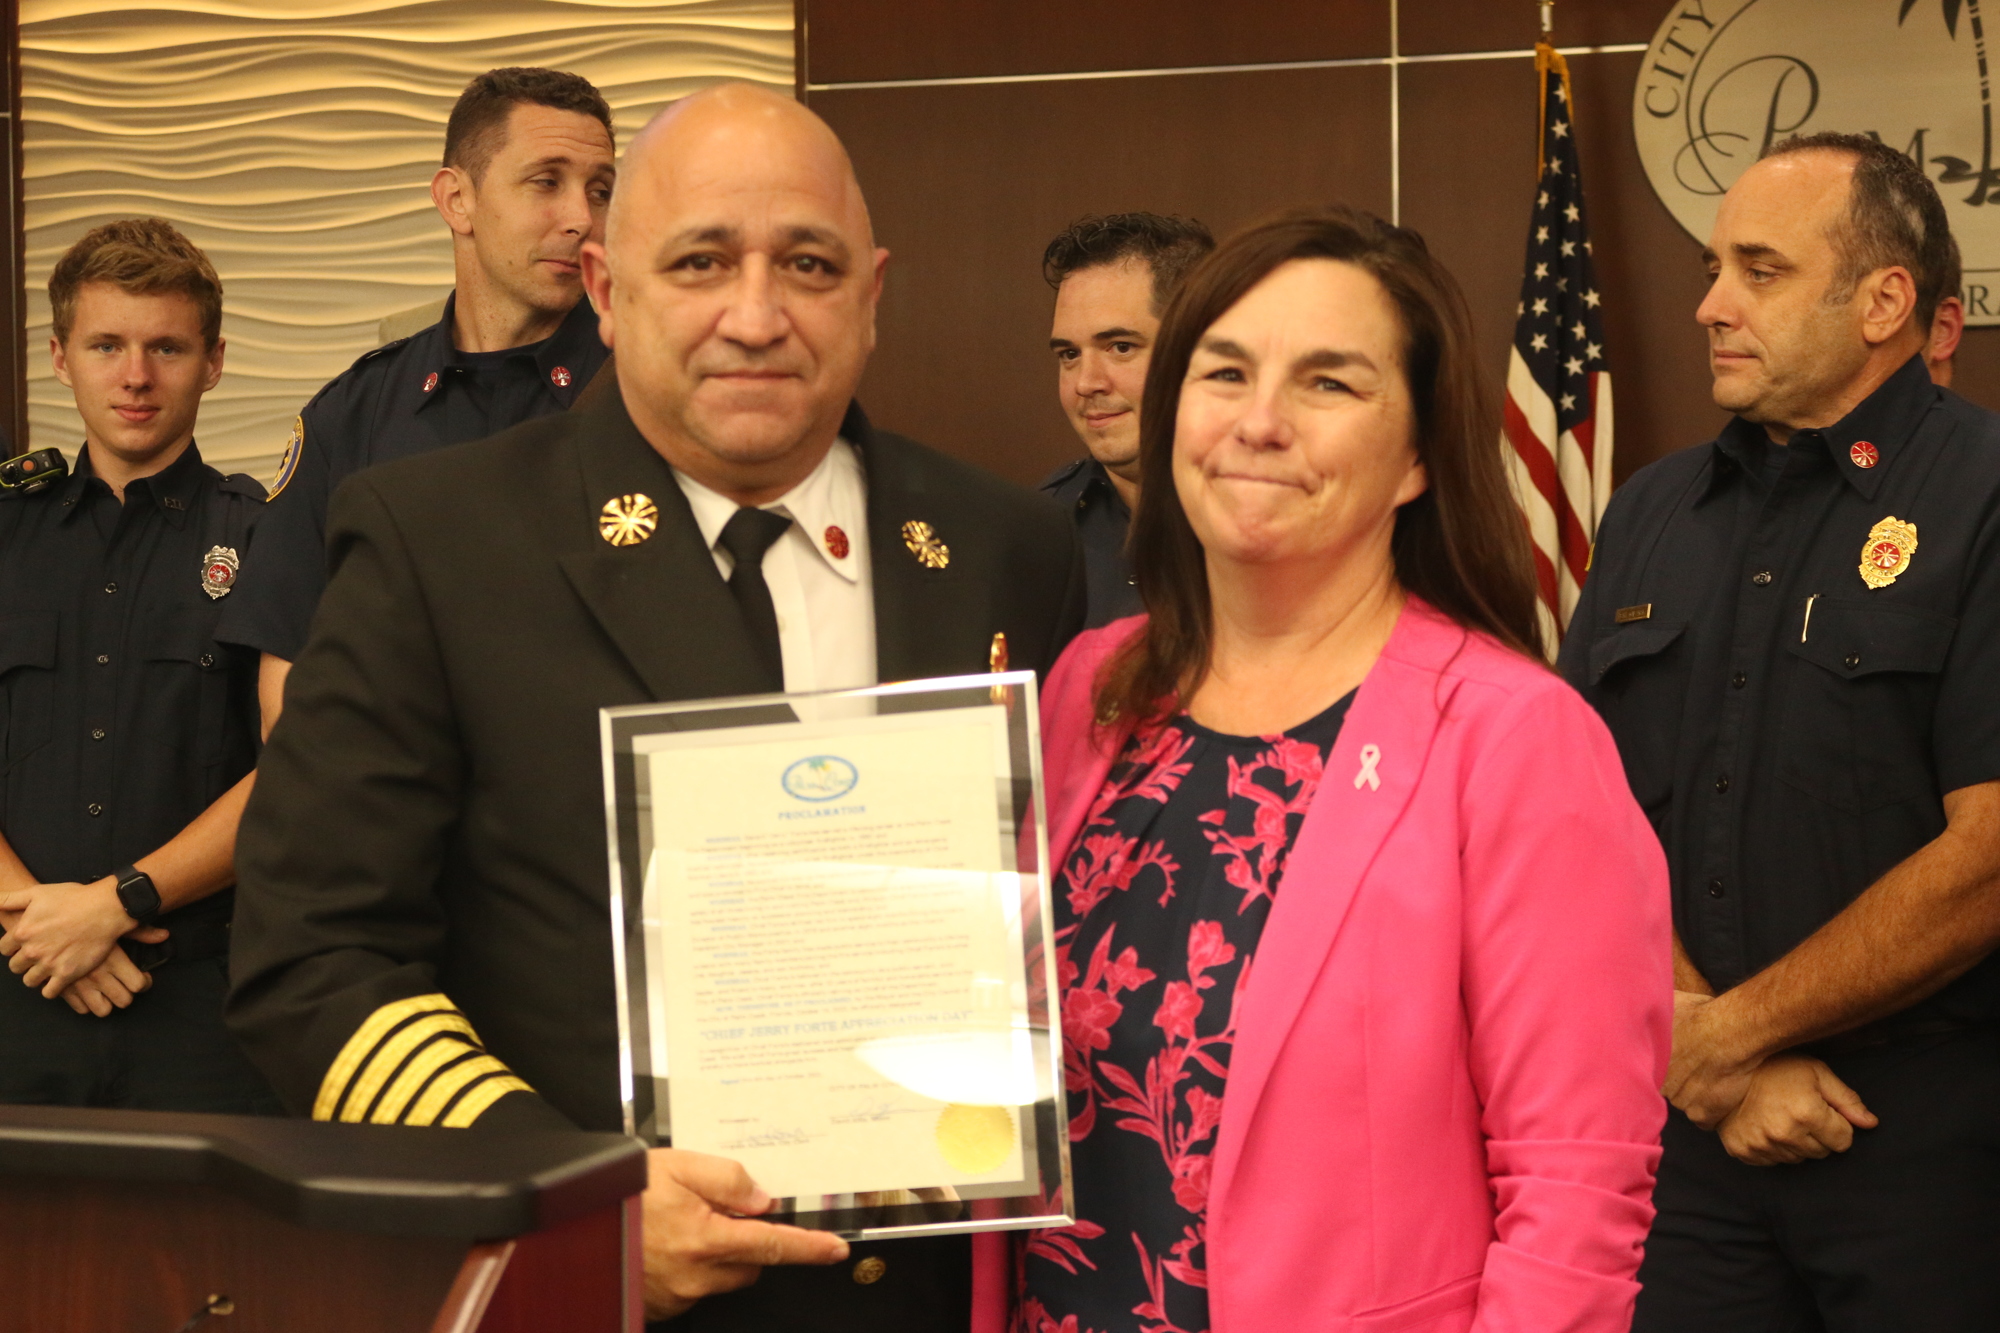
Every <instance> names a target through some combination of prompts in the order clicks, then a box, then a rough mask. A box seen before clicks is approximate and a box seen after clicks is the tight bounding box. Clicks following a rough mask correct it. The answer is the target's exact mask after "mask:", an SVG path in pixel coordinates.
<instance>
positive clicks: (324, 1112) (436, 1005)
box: [312, 994, 458, 1120]
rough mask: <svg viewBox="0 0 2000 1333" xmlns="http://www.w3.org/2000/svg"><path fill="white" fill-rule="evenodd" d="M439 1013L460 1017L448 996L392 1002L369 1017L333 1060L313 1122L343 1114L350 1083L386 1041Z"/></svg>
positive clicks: (317, 1101)
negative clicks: (408, 1024) (414, 1022)
mask: <svg viewBox="0 0 2000 1333" xmlns="http://www.w3.org/2000/svg"><path fill="white" fill-rule="evenodd" d="M438 1012H450V1013H457V1012H458V1006H457V1005H455V1004H453V1003H452V1002H451V997H449V996H447V995H439V994H431V995H412V996H410V997H409V998H408V999H404V1000H392V1001H390V1002H389V1003H388V1004H385V1005H383V1006H382V1007H381V1008H380V1009H377V1010H376V1011H375V1012H374V1013H372V1014H370V1015H368V1017H367V1018H366V1019H365V1020H364V1021H363V1022H362V1024H361V1026H360V1027H358V1028H356V1029H355V1030H354V1035H353V1036H351V1037H349V1038H348V1039H347V1044H346V1045H345V1046H342V1047H341V1048H340V1054H339V1055H336V1056H335V1057H334V1058H333V1064H332V1065H330V1066H328V1068H327V1071H326V1077H325V1078H323V1079H321V1080H320V1084H319V1096H318V1097H316V1098H314V1099H313V1109H312V1118H313V1119H315V1120H332V1119H333V1118H334V1117H335V1116H337V1115H338V1114H339V1113H340V1103H341V1100H342V1094H343V1093H345V1092H346V1091H347V1085H348V1083H349V1081H351V1080H352V1079H353V1077H354V1073H355V1071H356V1070H357V1069H359V1068H361V1063H362V1061H364V1060H366V1059H367V1058H368V1057H369V1055H370V1054H372V1053H373V1052H374V1050H375V1047H376V1046H377V1045H378V1044H379V1043H380V1042H381V1040H382V1039H383V1038H384V1037H386V1036H388V1035H389V1033H390V1032H392V1031H394V1030H395V1029H396V1027H398V1026H399V1025H400V1024H402V1023H404V1022H406V1021H408V1020H409V1019H412V1018H415V1017H416V1016H417V1015H419V1014H427V1013H438Z"/></svg>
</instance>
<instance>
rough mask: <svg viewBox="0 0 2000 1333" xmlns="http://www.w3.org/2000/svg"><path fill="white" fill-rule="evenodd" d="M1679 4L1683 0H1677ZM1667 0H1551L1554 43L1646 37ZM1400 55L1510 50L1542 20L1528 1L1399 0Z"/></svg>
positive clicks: (1526, 42) (1536, 32)
mask: <svg viewBox="0 0 2000 1333" xmlns="http://www.w3.org/2000/svg"><path fill="white" fill-rule="evenodd" d="M1679 2H1680V3H1682V4H1685V3H1686V2H1687V0H1679ZM1671 3H1672V0H1557V4H1556V11H1555V21H1556V32H1555V38H1556V45H1558V46H1616V45H1621V44H1623V43H1625V42H1650V41H1652V40H1653V32H1654V30H1655V29H1656V28H1658V27H1659V26H1660V20H1662V19H1664V18H1665V17H1666V16H1667V10H1668V8H1669V7H1670V4H1671ZM1397 28H1398V33H1397V35H1398V38H1399V39H1400V40H1399V43H1398V44H1399V46H1400V47H1401V49H1402V52H1403V54H1404V55H1406V56H1407V55H1418V54H1423V53H1430V52H1439V51H1511V50H1515V49H1518V48H1520V47H1524V46H1533V45H1534V44H1535V40H1536V38H1537V37H1539V36H1540V35H1541V30H1542V20H1541V14H1540V11H1539V10H1538V9H1537V8H1536V6H1535V4H1534V0H1404V3H1403V5H1402V7H1401V10H1400V13H1399V14H1398V23H1397Z"/></svg>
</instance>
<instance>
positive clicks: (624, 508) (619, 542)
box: [597, 491, 660, 546]
mask: <svg viewBox="0 0 2000 1333" xmlns="http://www.w3.org/2000/svg"><path fill="white" fill-rule="evenodd" d="M659 526H660V511H659V509H658V507H657V506H655V505H654V504H653V501H652V498H651V497H650V496H646V495H641V494H639V493H638V492H636V491H635V492H633V493H632V494H631V495H620V496H618V497H616V498H615V499H610V500H606V501H605V502H604V508H603V509H601V510H599V511H598V515H597V535H598V536H600V537H602V538H604V540H605V541H608V542H610V543H611V544H612V545H613V546H637V545H638V544H639V543H640V542H642V541H645V540H646V538H648V537H650V536H652V535H653V529H654V528H657V527H659Z"/></svg>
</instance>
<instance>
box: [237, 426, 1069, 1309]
mask: <svg viewBox="0 0 2000 1333" xmlns="http://www.w3.org/2000/svg"><path fill="white" fill-rule="evenodd" d="M842 434H843V436H844V438H846V439H847V440H848V441H849V442H850V443H852V444H853V445H854V446H855V448H856V449H857V450H858V452H859V454H860V456H861V458H862V461H863V463H864V465H865V468H866V471H867V485H868V514H869V525H870V531H869V537H870V549H871V551H872V552H873V565H874V568H873V579H874V592H875V619H876V636H877V660H878V663H879V671H880V675H881V677H882V678H883V679H884V680H897V679H914V678H920V677H927V676H940V675H956V674H964V673H970V672H984V671H986V670H988V669H989V665H990V662H989V652H990V649H991V645H992V641H993V636H994V635H995V634H996V633H1004V634H1005V635H1006V636H1007V642H1008V645H1009V650H1010V655H1011V659H1012V665H1013V666H1014V667H1015V668H1017V669H1018V668H1033V669H1042V668H1045V667H1047V666H1048V665H1050V664H1051V663H1053V661H1054V660H1055V657H1056V655H1057V653H1058V652H1059V651H1060V650H1061V649H1062V647H1063V645H1064V644H1065V643H1066V642H1067V641H1068V639H1069V637H1070V636H1071V635H1072V634H1073V633H1074V632H1075V630H1076V628H1077V627H1078V626H1079V625H1080V624H1081V621H1082V616H1083V602H1084V592H1083V582H1082V580H1083V575H1082V568H1081V560H1080V558H1079V557H1078V555H1077V552H1076V547H1075V540H1074V537H1073V536H1072V533H1071V530H1070V526H1069V522H1068V519H1067V517H1066V516H1065V515H1064V514H1063V513H1062V512H1061V511H1060V510H1058V509H1056V508H1055V507H1054V506H1053V505H1051V504H1050V503H1049V502H1048V501H1046V500H1044V499H1041V498H1040V497H1037V496H1035V495H1033V494H1031V493H1029V492H1027V491H1025V490H1021V489H1018V488H1016V487H1013V486H1011V485H1008V484H1006V483H1003V482H1000V481H998V480H996V479H994V478H992V477H989V476H987V475H985V474H983V473H981V472H978V471H976V470H975V469H973V468H970V467H967V466H965V465H963V464H960V463H957V462H954V461H952V460H950V459H948V458H945V457H944V456H942V455H940V454H937V453H935V452H933V451H931V450H929V449H926V448H924V447H923V446H921V445H917V444H914V443H912V442H910V441H908V440H904V439H901V438H899V437H897V436H894V435H890V434H887V433H883V432H877V431H874V430H872V429H871V428H870V427H869V426H868V423H867V421H866V419H865V418H863V417H862V416H861V414H860V412H859V411H858V409H857V410H852V411H850V413H849V415H848V419H847V421H846V422H845V423H844V425H843V429H842ZM632 495H644V496H647V497H649V498H650V499H651V501H652V502H653V504H654V505H655V506H657V508H658V511H659V522H658V527H657V529H656V530H655V531H654V532H653V533H652V535H651V536H650V537H648V538H647V539H646V540H644V541H641V542H638V543H637V544H634V545H626V546H613V545H611V544H609V543H608V542H607V541H606V540H605V539H604V538H603V537H602V536H601V535H600V530H599V519H600V517H601V515H602V512H603V508H604V506H605V504H606V503H607V502H608V501H612V500H616V499H618V498H620V497H624V496H632ZM911 520H920V521H923V522H927V523H929V524H930V525H931V527H932V529H934V530H935V532H936V535H937V537H938V539H939V540H940V541H941V542H943V543H944V544H945V546H946V547H947V548H948V550H949V553H950V554H949V561H948V563H947V564H946V565H945V567H944V568H941V569H937V568H930V567H927V566H926V565H925V564H923V563H921V562H920V561H919V560H918V559H917V558H916V556H915V555H913V554H912V553H911V551H910V550H909V548H908V547H907V546H906V544H905V542H904V539H903V537H902V535H901V529H902V526H903V524H904V523H906V522H909V521H911ZM329 529H330V537H331V548H330V561H331V567H332V570H333V574H332V578H331V581H330V582H329V584H328V588H327V592H326V596H325V598H324V600H323V601H322V603H321V606H320V611H319V615H318V618H317V620H316V621H315V623H314V627H313V633H312V637H311V640H310V641H309V643H308V645H307V647H306V649H305V651H304V653H303V654H302V655H301V657H300V658H299V660H298V662H297V664H296V666H295V668H294V670H293V672H292V674H291V677H290V679H289V681H288V683H287V686H286V700H285V711H284V714H283V717H282V718H281V720H280V722H279V724H278V726H277V728H276V729H275V731H274V732H273V734H272V737H271V741H270V744H269V745H268V746H267V748H266V750H265V756H264V761H263V763H262V765H261V767H260V771H259V775H258V783H257V788H256V792H255V795H254V796H253V798H252V800H251V803H250V807H249V809H248V811H247V812H246V815H245V817H244V821H243V827H242V832H241V834H240V837H239V843H238V877H239V886H240V887H239V898H240V905H239V908H238V915H237V926H236V940H235V948H234V955H233V960H232V972H233V980H234V988H233V991H232V994H231V998H230V1006H229V1019H230V1022H231V1025H232V1027H233V1029H234V1030H235V1031H236V1032H237V1034H238V1035H239V1037H240V1039H241V1040H242V1042H243V1044H244V1046H245V1049H246V1050H247V1051H248V1052H249V1053H250V1055H251V1057H252V1059H254V1060H255V1061H256V1062H257V1064H258V1065H259V1066H260V1067H261V1068H262V1069H263V1070H264V1072H265V1073H266V1075H267V1076H268V1077H269V1078H270V1079H271V1081H272V1084H273V1085H274V1086H275V1087H276V1088H277V1090H278V1091H279V1093H280V1095H281V1096H283V1097H284V1099H285V1100H286V1102H287V1103H288V1104H289V1105H290V1106H291V1107H292V1108H293V1109H294V1110H295V1111H298V1112H301V1113H309V1114H312V1115H314V1116H316V1117H319V1118H338V1119H344V1120H374V1121H382V1122H395V1121H400V1122H403V1123H418V1124H441V1125H460V1124H467V1123H471V1122H472V1121H474V1120H482V1123H495V1122H498V1123H516V1124H525V1123H529V1122H531V1121H536V1120H540V1121H541V1122H543V1123H548V1122H550V1121H554V1120H556V1117H557V1115H558V1114H559V1116H560V1120H561V1121H567V1122H569V1123H573V1124H575V1125H577V1126H581V1127H583V1128H586V1129H592V1130H617V1129H619V1128H620V1127H621V1125H622V1113H621V1108H620V1104H619V1094H618V1081H617V1071H618V1045H617V1024H616V1011H615V1008H614V1005H615V1003H616V1000H615V997H614V994H613V982H612V968H611V922H610V919H609V916H608V898H609V884H608V874H609V872H608V869H607V857H606V850H605V847H606V840H605V825H604V818H605V816H604V805H605V802H604V785H603V765H602V761H601V758H600V755H599V729H598V709H600V708H602V707H605V706H608V705H620V704H636V703H644V702H648V701H655V700H679V699H701V698H710V697H715V696H721V695H731V694H738V693H743V692H745V691H744V682H745V681H748V680H754V679H756V676H755V675H754V672H755V671H756V666H755V662H756V658H755V655H754V649H753V647H752V644H751V640H750V637H749V632H748V631H747V629H745V627H744V625H743V621H742V617H741V614H740V612H739V611H738V609H737V605H736V603H735V601H734V600H733V599H732V597H731V595H730V593H729V591H728V588H727V587H726V586H725V584H724V583H723V580H722V578H721V576H720V575H719V574H718V573H717V572H716V567H715V561H714V559H713V558H712V556H711V555H710V553H709V551H708V550H707V549H706V548H705V547H704V545H703V543H702V541H701V537H700V533H699V530H698V529H697V527H696V525H695V522H694V517H693V514H692V513H691V512H690V510H689V509H688V505H687V501H686V499H685V497H684V496H683V494H682V492H681V489H680V487H679V486H678V485H677V484H676V482H675V480H674V477H673V473H672V470H671V469H670V468H669V467H668V466H667V464H666V463H665V462H664V461H663V460H662V459H661V458H660V456H659V455H658V454H657V453H656V452H654V450H653V449H652V448H651V447H650V446H649V445H648V444H647V443H646V441H645V439H644V438H643V437H642V436H640V434H639V433H638V431H637V429H636V428H635V427H634V426H633V425H632V423H631V420H630V418H629V417H628V416H627V415H626V412H625V408H624V404H623V401H622V400H621V398H620V397H619V396H618V395H616V394H610V395H606V396H605V397H604V398H602V399H600V400H597V401H595V402H594V403H592V404H591V405H589V406H587V407H586V408H585V409H583V410H581V411H576V412H569V413H565V414H562V415H558V416H550V417H544V418H540V419H537V420H534V421H530V422H527V423H524V424H522V425H520V426H517V427H515V428H513V429H512V430H509V431H507V432H505V433H503V434H501V435H498V436H495V437H493V438H492V439H488V440H482V441H478V442H476V443H472V444H466V445H460V446H455V447H452V448H449V449H443V450H439V451H436V452H433V453H429V454H425V455H423V456H421V457H416V458H410V459H406V460H403V461H400V462H397V463H392V464H387V465H384V466H382V467H378V468H374V469H371V470H369V471H367V472H365V473H362V474H359V475H357V476H355V477H354V478H353V479H351V480H350V481H349V482H348V483H347V484H346V485H345V486H343V487H342V488H341V491H340V492H339V494H338V495H337V496H336V497H335V499H334V503H333V507H332V511H331V518H330V523H329ZM524 1089H532V1092H529V1091H525V1090H524ZM550 1108H553V1109H552V1111H551V1109H550ZM961 1244H962V1243H961ZM961 1252H962V1250H961ZM890 1267H891V1272H890V1273H889V1275H888V1277H887V1278H886V1279H885V1280H884V1281H883V1282H881V1283H879V1284H876V1285H875V1286H873V1287H870V1288H867V1289H866V1290H868V1291H882V1290H893V1289H894V1288H895V1286H896V1283H897V1278H898V1276H899V1270H898V1266H897V1265H896V1263H894V1262H893V1261H892V1262H891V1265H890ZM838 1282H839V1283H840V1284H844V1287H843V1288H842V1290H844V1291H845V1292H846V1293H849V1294H853V1293H861V1292H863V1291H864V1289H863V1288H861V1287H859V1286H857V1285H856V1284H855V1283H853V1282H852V1281H850V1280H849V1278H848V1277H847V1276H846V1275H845V1274H844V1273H843V1274H840V1275H839V1276H838ZM767 1285H769V1279H767V1281H766V1282H764V1283H760V1284H759V1287H760V1288H761V1287H765V1286H767ZM754 1290H756V1289H754V1288H753V1291H754ZM840 1294H841V1292H840V1291H836V1292H835V1295H840ZM730 1299H734V1298H730ZM843 1299H844V1297H843ZM698 1308H699V1307H698ZM962 1309H963V1307H960V1310H961V1313H960V1315H959V1318H960V1326H961V1327H962V1326H963V1325H962V1320H963V1315H962Z"/></svg>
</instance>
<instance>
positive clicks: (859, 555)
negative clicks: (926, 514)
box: [674, 439, 877, 694]
mask: <svg viewBox="0 0 2000 1333" xmlns="http://www.w3.org/2000/svg"><path fill="white" fill-rule="evenodd" d="M674 480H675V481H677V482H679V483H680V486H681V491H682V493H683V494H685V495H686V496H687V499H688V504H689V505H690V506H691V507H692V508H693V509H694V521H695V522H696V523H697V524H699V525H700V527H701V539H702V540H703V541H704V542H706V543H708V549H709V553H710V554H712V555H713V556H714V557H715V567H716V568H717V569H718V570H720V571H721V572H722V577H723V578H725V579H727V578H728V577H729V575H730V573H731V572H732V571H733V570H734V569H735V568H736V562H735V559H734V558H733V557H732V556H731V555H730V554H729V552H728V551H725V550H724V549H722V547H721V546H719V545H717V543H718V541H719V540H720V539H721V537H722V528H723V525H724V524H726V523H728V522H729V520H730V519H731V518H732V517H733V516H734V515H735V513H736V509H737V505H736V502H735V501H734V500H732V499H730V498H729V497H728V496H726V495H723V494H721V493H719V492H717V491H712V490H710V489H709V488H708V487H706V486H704V485H702V484H701V483H700V482H698V481H696V480H694V479H693V478H692V477H690V476H688V475H687V474H686V473H684V472H682V471H681V470H680V469H679V468H675V469H674ZM761 508H764V509H768V510H770V511H772V512H773V513H778V514H783V515H785V516H786V517H787V518H789V519H791V520H792V526H791V527H789V528H787V529H786V530H785V533H784V535H783V536H782V537H779V538H778V540H777V541H775V542H772V543H771V549H770V550H768V551H766V552H764V582H765V584H766V585H768V586H769V588H770V589H771V605H772V607H773V608H774V609H775V610H776V611H777V613H778V646H779V648H780V650H781V651H782V652H783V654H784V659H785V689H786V691H787V692H789V693H793V694H799V693H804V692H806V691H810V690H846V689H855V688H858V687H860V686H863V685H874V684H876V683H877V681H876V678H875V583H874V577H873V575H872V574H871V572H870V566H869V564H868V484H867V479H866V477H865V476H864V475H863V473H862V470H861V458H860V455H858V454H856V453H855V452H854V446H852V445H850V444H849V443H848V442H847V441H846V440H840V439H836V440H835V441H834V442H833V448H831V449H829V450H828V451H827V454H826V457H825V458H822V459H821V460H820V463H819V466H818V467H816V468H814V469H813V470H812V475H811V476H808V477H807V478H806V479H805V480H804V481H802V482H800V483H799V484H798V485H797V486H794V487H793V488H792V489H791V490H789V491H787V492H785V494H783V495H781V496H779V497H778V498H777V499H776V500H773V501H772V502H771V503H769V504H767V505H763V506H761ZM842 537H845V539H846V548H847V549H846V551H845V553H843V554H838V555H836V554H835V552H836V551H838V550H839V549H840V545H841V540H840V539H841V538H842Z"/></svg>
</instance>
